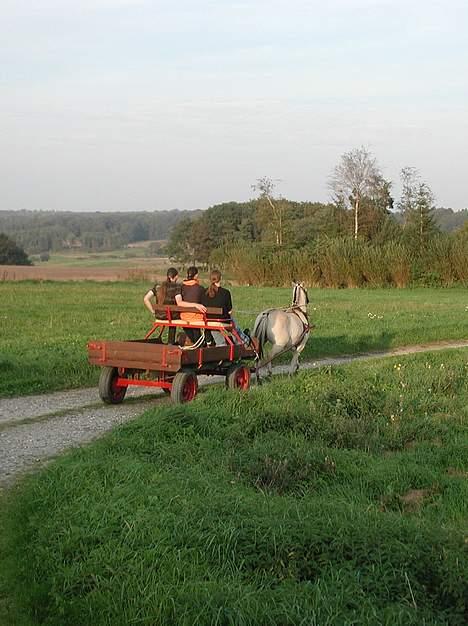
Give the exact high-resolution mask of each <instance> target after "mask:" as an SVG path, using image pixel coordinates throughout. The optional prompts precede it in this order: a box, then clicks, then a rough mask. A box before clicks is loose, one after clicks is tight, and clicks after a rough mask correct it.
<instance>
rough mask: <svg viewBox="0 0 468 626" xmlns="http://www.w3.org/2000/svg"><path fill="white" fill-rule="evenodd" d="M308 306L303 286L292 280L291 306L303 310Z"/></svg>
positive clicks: (307, 297)
mask: <svg viewBox="0 0 468 626" xmlns="http://www.w3.org/2000/svg"><path fill="white" fill-rule="evenodd" d="M308 304H309V296H308V295H307V289H306V288H305V287H304V284H303V283H301V282H299V281H297V280H294V281H293V296H292V305H293V306H298V307H301V308H303V309H304V310H305V307H306V306H307V305H308Z"/></svg>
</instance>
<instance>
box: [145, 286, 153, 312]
mask: <svg viewBox="0 0 468 626" xmlns="http://www.w3.org/2000/svg"><path fill="white" fill-rule="evenodd" d="M154 297H155V296H154V291H153V290H152V289H150V290H149V291H148V293H147V294H146V295H145V297H144V298H143V304H144V305H145V307H146V308H147V309H148V311H149V312H150V313H151V315H154V306H153V303H152V300H153V298H154Z"/></svg>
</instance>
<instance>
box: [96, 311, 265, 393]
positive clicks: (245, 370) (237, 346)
mask: <svg viewBox="0 0 468 626" xmlns="http://www.w3.org/2000/svg"><path fill="white" fill-rule="evenodd" d="M183 312H195V313H198V314H199V315H200V318H201V319H199V320H195V321H188V320H181V319H179V318H178V314H179V313H183ZM155 313H159V314H162V315H163V316H164V318H163V317H162V316H161V318H158V319H156V320H155V321H154V323H153V325H152V327H151V329H150V330H149V331H148V332H147V333H146V335H145V337H144V338H143V339H137V340H129V341H90V342H89V343H88V358H89V362H90V363H91V364H93V365H98V366H100V367H101V368H102V369H101V375H100V379H99V394H100V397H101V399H102V400H103V401H104V402H107V403H110V404H118V403H120V402H122V401H123V399H124V397H125V393H126V391H127V388H128V387H130V386H140V387H155V388H160V389H163V391H165V392H166V393H168V394H170V395H171V399H172V400H173V401H174V402H176V403H181V402H188V401H190V400H193V398H194V397H195V396H196V394H197V391H198V375H199V374H206V375H221V376H224V377H225V380H226V385H227V386H228V387H230V388H238V389H248V388H249V386H250V374H251V372H252V371H254V367H253V365H249V364H248V362H249V361H250V362H254V361H255V360H256V359H258V354H257V345H256V340H255V339H252V341H251V342H250V343H249V345H246V344H245V343H244V342H243V341H242V339H241V337H240V335H239V333H238V331H237V329H236V327H235V325H234V324H233V322H232V320H228V321H227V322H226V320H223V319H221V318H220V317H217V318H214V317H211V316H213V315H218V316H219V315H221V314H222V310H221V309H219V308H216V307H210V308H207V312H206V314H202V313H200V312H199V311H198V310H197V309H195V308H193V309H192V308H188V307H178V306H175V305H168V306H163V307H161V306H157V307H155ZM207 315H210V317H207ZM165 328H180V329H183V328H198V329H200V330H202V332H203V331H206V330H210V331H212V332H219V333H221V334H222V335H223V337H224V339H225V341H226V345H221V346H213V347H207V346H206V345H203V346H200V347H194V348H191V347H188V348H185V347H181V346H179V345H170V344H167V343H163V342H162V335H163V332H164V329H165ZM246 363H247V364H246Z"/></svg>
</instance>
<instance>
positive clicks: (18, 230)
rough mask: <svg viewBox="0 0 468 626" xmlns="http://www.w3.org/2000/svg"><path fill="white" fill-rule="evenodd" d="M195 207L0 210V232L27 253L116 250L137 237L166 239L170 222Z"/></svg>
mask: <svg viewBox="0 0 468 626" xmlns="http://www.w3.org/2000/svg"><path fill="white" fill-rule="evenodd" d="M198 213H199V211H177V210H174V211H153V212H135V213H101V212H96V213H75V212H71V211H70V212H65V211H64V212H60V211H27V210H22V211H0V233H5V234H6V235H8V236H9V237H10V238H11V239H12V240H14V241H15V242H16V243H17V244H18V245H20V246H21V247H22V248H23V249H24V250H25V251H26V252H27V253H28V254H40V253H44V252H59V251H63V250H72V249H76V250H78V249H81V250H83V251H88V252H100V251H108V250H118V249H121V248H123V247H125V246H128V244H131V243H134V242H137V241H153V240H166V239H167V238H168V237H169V235H170V233H171V231H172V229H173V228H174V226H175V225H176V224H177V223H178V222H179V221H180V220H181V219H184V218H187V217H189V216H190V217H191V218H193V217H195V216H196V215H198Z"/></svg>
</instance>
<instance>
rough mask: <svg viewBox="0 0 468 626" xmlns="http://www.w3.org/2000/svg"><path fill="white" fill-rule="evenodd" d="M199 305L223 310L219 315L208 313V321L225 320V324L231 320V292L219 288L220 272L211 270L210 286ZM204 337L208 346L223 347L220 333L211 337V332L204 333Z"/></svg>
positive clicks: (223, 342)
mask: <svg viewBox="0 0 468 626" xmlns="http://www.w3.org/2000/svg"><path fill="white" fill-rule="evenodd" d="M201 303H202V304H204V305H205V306H206V307H211V306H213V307H218V308H220V309H222V310H223V312H222V313H221V314H213V313H211V314H210V313H209V314H208V315H207V318H208V319H210V318H211V319H218V320H225V321H226V322H228V321H230V320H231V314H232V298H231V292H230V291H229V290H228V289H225V288H224V287H221V272H220V271H219V270H213V271H212V272H211V275H210V286H209V287H208V289H206V290H205V291H204V292H203V294H202V297H201ZM205 335H206V337H207V341H208V344H209V345H213V344H215V343H216V345H224V344H225V341H224V338H223V336H222V335H221V333H217V332H215V334H214V335H213V334H212V333H211V331H209V330H208V331H206V332H205Z"/></svg>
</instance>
